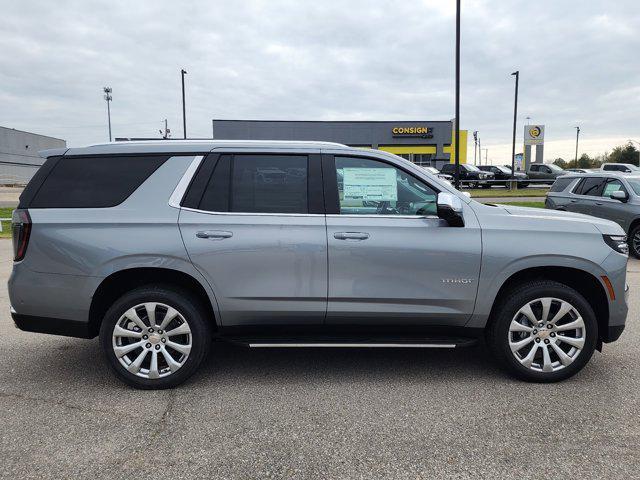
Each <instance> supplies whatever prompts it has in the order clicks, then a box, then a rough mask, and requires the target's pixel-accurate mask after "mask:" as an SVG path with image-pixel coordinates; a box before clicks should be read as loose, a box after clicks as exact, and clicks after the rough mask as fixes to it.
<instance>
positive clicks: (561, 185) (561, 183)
mask: <svg viewBox="0 0 640 480" xmlns="http://www.w3.org/2000/svg"><path fill="white" fill-rule="evenodd" d="M574 180H575V178H562V177H559V178H558V179H557V180H556V181H555V182H553V185H551V188H550V189H549V191H550V192H562V191H563V190H564V189H565V188H567V187H568V186H569V184H571V182H573V181H574Z"/></svg>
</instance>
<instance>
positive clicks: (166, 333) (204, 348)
mask: <svg viewBox="0 0 640 480" xmlns="http://www.w3.org/2000/svg"><path fill="white" fill-rule="evenodd" d="M100 343H101V345H102V349H103V351H104V354H105V355H106V357H107V361H108V362H109V364H110V366H111V367H112V369H113V371H114V372H115V374H116V375H117V376H118V377H119V378H120V379H121V380H123V381H124V382H125V383H127V384H129V385H131V386H133V387H136V388H142V389H162V388H171V387H175V386H177V385H179V384H181V383H182V382H184V381H185V380H187V379H188V378H189V377H190V376H191V375H193V373H195V371H196V370H197V368H198V367H199V366H200V364H201V363H202V361H203V359H204V358H205V356H206V354H207V352H208V351H209V347H210V344H211V333H210V328H209V324H208V322H207V319H206V314H205V313H204V310H203V308H202V306H201V305H200V303H199V302H198V300H197V299H196V298H194V297H193V296H192V295H191V294H190V293H189V292H186V291H182V290H178V289H174V288H172V287H170V286H161V285H157V286H146V287H141V288H138V289H136V290H133V291H131V292H129V293H127V294H125V295H123V296H122V297H120V298H119V299H118V300H117V301H116V302H115V303H114V304H113V305H112V306H111V308H110V309H109V311H108V312H107V313H106V315H105V318H104V321H103V322H102V326H101V328H100Z"/></svg>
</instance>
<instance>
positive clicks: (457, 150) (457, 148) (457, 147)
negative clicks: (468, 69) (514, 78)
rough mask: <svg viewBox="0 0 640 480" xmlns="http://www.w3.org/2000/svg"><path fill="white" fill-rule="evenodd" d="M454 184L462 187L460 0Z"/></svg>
mask: <svg viewBox="0 0 640 480" xmlns="http://www.w3.org/2000/svg"><path fill="white" fill-rule="evenodd" d="M454 142H455V162H456V166H455V171H454V172H455V177H454V186H455V187H456V188H460V0H456V131H455V139H454Z"/></svg>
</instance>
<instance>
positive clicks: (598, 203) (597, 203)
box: [596, 202, 604, 205]
mask: <svg viewBox="0 0 640 480" xmlns="http://www.w3.org/2000/svg"><path fill="white" fill-rule="evenodd" d="M596 205H604V204H603V203H602V202H596Z"/></svg>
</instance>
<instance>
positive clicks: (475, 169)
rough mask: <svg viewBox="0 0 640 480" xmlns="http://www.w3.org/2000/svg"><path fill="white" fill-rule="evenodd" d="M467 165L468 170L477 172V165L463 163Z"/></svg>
mask: <svg viewBox="0 0 640 480" xmlns="http://www.w3.org/2000/svg"><path fill="white" fill-rule="evenodd" d="M465 166H466V167H467V170H470V171H472V172H479V171H480V169H479V168H478V167H476V166H475V165H465Z"/></svg>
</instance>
